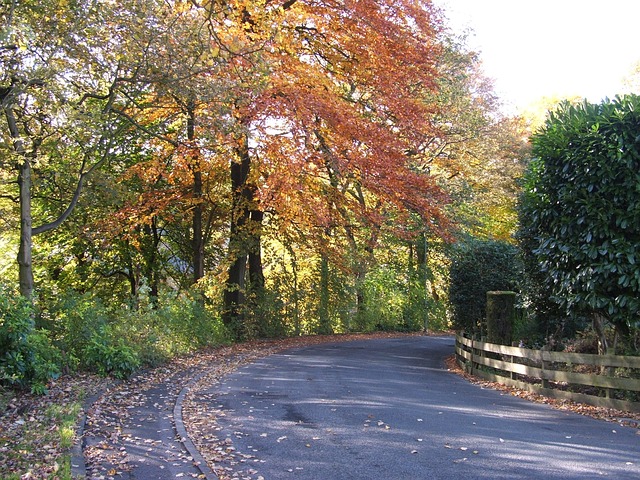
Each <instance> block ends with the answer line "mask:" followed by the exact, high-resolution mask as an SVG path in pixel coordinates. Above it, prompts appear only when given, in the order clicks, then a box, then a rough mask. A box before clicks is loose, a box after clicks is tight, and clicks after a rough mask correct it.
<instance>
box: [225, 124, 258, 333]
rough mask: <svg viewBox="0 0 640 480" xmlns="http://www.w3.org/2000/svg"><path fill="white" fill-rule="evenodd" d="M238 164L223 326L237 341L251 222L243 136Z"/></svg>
mask: <svg viewBox="0 0 640 480" xmlns="http://www.w3.org/2000/svg"><path fill="white" fill-rule="evenodd" d="M236 153H237V156H238V160H239V161H235V159H234V161H232V162H231V197H232V213H231V229H230V232H229V257H230V259H231V265H230V267H229V274H228V277H227V284H226V287H225V291H224V310H223V314H222V321H223V323H224V324H225V325H226V326H227V327H229V328H230V329H231V330H232V333H233V335H235V336H236V337H238V338H240V337H241V335H242V329H243V323H244V320H245V312H244V307H245V300H246V296H245V290H246V284H245V278H246V272H247V246H246V239H245V238H244V237H245V233H246V232H245V227H246V225H247V223H248V222H249V220H250V214H251V212H250V210H249V200H250V197H251V193H250V189H249V188H248V186H247V181H248V179H249V169H250V168H251V158H250V156H249V145H248V138H247V137H246V136H245V137H244V138H243V139H242V141H241V144H240V145H239V146H238V148H237V151H236Z"/></svg>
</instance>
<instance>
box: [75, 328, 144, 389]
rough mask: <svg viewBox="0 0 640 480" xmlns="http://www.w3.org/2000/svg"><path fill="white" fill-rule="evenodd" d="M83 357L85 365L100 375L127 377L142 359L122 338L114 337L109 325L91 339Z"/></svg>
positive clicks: (138, 366) (138, 365)
mask: <svg viewBox="0 0 640 480" xmlns="http://www.w3.org/2000/svg"><path fill="white" fill-rule="evenodd" d="M82 358H83V360H84V363H85V365H86V366H87V367H88V368H90V369H92V370H95V371H96V372H97V373H98V374H100V375H105V376H106V375H112V376H114V377H116V378H127V377H129V376H130V375H131V374H132V373H133V372H135V371H136V370H137V369H138V368H140V365H141V364H140V359H139V357H138V355H137V353H136V352H135V351H134V350H133V348H132V347H131V346H129V345H127V344H126V343H125V341H124V339H122V338H114V335H113V333H112V332H111V331H110V329H109V328H108V327H103V328H101V329H100V330H98V331H97V332H95V333H94V335H93V336H92V337H91V339H90V340H89V343H88V344H87V346H86V347H85V349H84V351H83V354H82Z"/></svg>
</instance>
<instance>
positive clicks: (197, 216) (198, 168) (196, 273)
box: [187, 101, 204, 284]
mask: <svg viewBox="0 0 640 480" xmlns="http://www.w3.org/2000/svg"><path fill="white" fill-rule="evenodd" d="M195 126H196V121H195V105H194V104H193V101H189V102H188V104H187V140H188V141H189V143H192V142H193V141H194V140H195ZM192 146H193V145H192ZM191 172H192V174H193V189H192V193H193V201H194V207H193V218H192V223H191V229H192V235H193V236H192V239H191V248H192V252H193V258H192V262H193V265H192V267H193V283H194V284H196V283H198V281H199V280H200V279H201V278H202V277H204V234H203V228H202V225H203V222H202V217H203V206H202V194H203V184H202V165H201V164H200V158H199V156H196V155H195V154H194V158H193V159H192V164H191Z"/></svg>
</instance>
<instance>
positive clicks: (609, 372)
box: [603, 347, 616, 398]
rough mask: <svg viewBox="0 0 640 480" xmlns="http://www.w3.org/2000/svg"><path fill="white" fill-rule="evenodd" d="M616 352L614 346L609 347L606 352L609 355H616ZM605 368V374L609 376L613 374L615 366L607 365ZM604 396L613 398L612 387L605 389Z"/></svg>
mask: <svg viewBox="0 0 640 480" xmlns="http://www.w3.org/2000/svg"><path fill="white" fill-rule="evenodd" d="M615 353H616V350H615V348H613V347H609V348H607V352H606V355H607V356H609V355H615ZM603 370H604V373H605V375H607V376H609V377H612V376H613V367H606V368H604V369H603ZM604 396H605V398H611V389H610V388H606V389H605V391H604Z"/></svg>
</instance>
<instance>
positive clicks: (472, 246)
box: [449, 238, 521, 331]
mask: <svg viewBox="0 0 640 480" xmlns="http://www.w3.org/2000/svg"><path fill="white" fill-rule="evenodd" d="M520 272H521V266H520V260H519V257H518V250H517V248H516V247H515V246H513V245H511V244H509V243H507V242H502V241H496V240H478V239H473V238H472V239H469V240H466V241H464V242H461V243H459V244H458V245H456V247H455V248H454V250H453V253H452V258H451V270H450V284H449V302H450V304H451V308H452V313H453V322H454V327H455V328H457V329H462V330H467V331H477V330H478V329H479V328H480V326H481V322H482V321H483V319H484V318H485V316H486V302H487V292H488V291H491V290H513V291H518V279H519V275H520Z"/></svg>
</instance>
